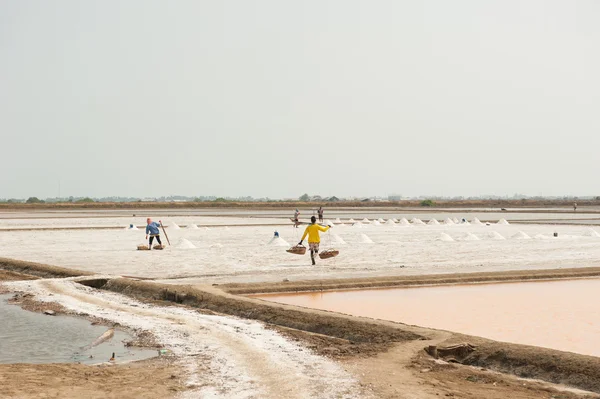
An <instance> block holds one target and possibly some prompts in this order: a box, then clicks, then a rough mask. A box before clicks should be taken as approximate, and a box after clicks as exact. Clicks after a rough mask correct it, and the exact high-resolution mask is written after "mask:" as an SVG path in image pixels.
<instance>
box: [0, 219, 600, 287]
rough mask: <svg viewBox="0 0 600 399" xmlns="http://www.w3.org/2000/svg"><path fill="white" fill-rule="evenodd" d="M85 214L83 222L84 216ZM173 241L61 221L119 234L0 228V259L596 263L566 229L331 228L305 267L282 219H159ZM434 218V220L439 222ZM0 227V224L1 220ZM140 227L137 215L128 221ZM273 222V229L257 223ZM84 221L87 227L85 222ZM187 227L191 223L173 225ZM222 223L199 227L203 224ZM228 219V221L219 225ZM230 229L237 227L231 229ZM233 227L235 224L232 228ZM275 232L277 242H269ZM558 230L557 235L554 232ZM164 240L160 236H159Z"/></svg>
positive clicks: (294, 270)
mask: <svg viewBox="0 0 600 399" xmlns="http://www.w3.org/2000/svg"><path fill="white" fill-rule="evenodd" d="M85 220H87V222H85ZM162 220H163V222H164V223H165V225H167V226H169V225H171V226H170V227H168V228H167V234H168V235H169V238H170V240H171V244H172V246H171V247H169V248H168V249H166V250H164V251H137V250H136V247H137V245H138V244H141V243H144V242H145V241H144V231H143V230H125V226H126V225H127V224H126V223H128V222H129V221H130V219H126V218H125V219H124V218H114V217H108V218H94V219H74V220H72V221H67V222H66V223H67V225H70V223H73V224H74V225H76V226H79V227H81V226H107V225H118V224H121V225H122V226H123V229H121V230H93V229H90V230H57V231H39V230H38V231H36V230H31V231H2V232H0V237H1V240H2V243H3V245H2V251H1V256H4V257H8V258H15V259H21V260H28V261H35V262H41V263H47V264H52V265H55V266H63V267H71V268H76V269H80V270H88V271H93V272H97V273H102V274H110V275H127V276H139V277H147V278H154V279H157V280H159V281H164V282H172V283H223V282H256V281H280V280H281V279H284V278H288V279H317V278H341V277H364V276H370V277H373V276H388V275H404V274H406V275H409V274H432V273H453V272H475V271H478V272H480V271H505V270H524V269H547V268H566V267H588V266H598V265H599V264H600V261H599V259H600V237H599V235H598V234H597V233H596V231H595V230H593V229H592V228H590V227H587V226H575V225H560V226H552V225H536V224H531V225H523V224H519V225H516V224H514V225H513V224H509V225H501V224H492V225H489V226H486V225H474V224H472V225H445V224H440V225H409V226H400V225H398V224H394V225H388V224H381V225H373V224H367V223H365V224H363V225H362V226H350V225H344V226H343V225H336V226H335V227H334V228H333V229H331V232H330V233H324V234H322V245H321V248H322V249H328V248H331V247H335V248H336V249H339V250H340V251H341V252H340V255H339V256H338V257H337V258H333V259H329V260H318V261H317V266H314V267H313V266H310V259H309V257H308V255H305V256H298V255H292V254H289V253H287V252H286V251H285V249H286V248H287V244H289V245H294V244H295V243H297V242H298V241H299V238H300V236H301V234H302V231H303V229H302V228H299V229H294V228H293V227H292V226H291V225H289V224H286V223H289V221H288V220H287V219H284V218H279V219H277V218H262V219H255V218H246V217H202V218H199V217H177V218H172V219H171V218H165V217H163V218H162ZM442 221H443V220H442V219H440V222H442ZM6 222H7V221H6V220H3V221H2V223H0V228H2V227H4V226H5V225H6ZM131 222H132V223H135V224H138V225H139V224H143V220H139V218H137V219H131ZM257 222H259V223H261V224H262V223H280V224H281V226H279V227H277V226H257V225H253V224H256V223H257ZM30 223H31V224H33V225H35V226H36V227H44V226H56V225H57V224H60V225H63V224H64V223H65V221H64V220H62V219H61V221H60V222H59V223H57V219H46V220H44V219H34V220H30V219H28V220H22V221H21V222H20V223H17V222H15V221H14V220H13V221H12V222H11V224H10V226H13V227H22V226H23V225H25V224H30ZM86 223H87V224H86ZM173 223H177V224H179V225H181V226H184V225H191V224H196V225H199V228H198V229H188V228H181V229H175V228H174V227H173V226H172V224H173ZM206 224H210V225H220V226H222V227H210V228H205V227H203V225H206ZM228 224H229V225H232V227H228V226H227V225H228ZM233 225H238V226H236V227H233ZM239 225H241V226H239ZM275 230H278V231H279V233H280V236H281V239H280V240H275V241H273V240H272V238H273V232H274V231H275ZM554 232H557V233H558V237H553V233H554ZM163 241H166V240H165V238H164V236H163Z"/></svg>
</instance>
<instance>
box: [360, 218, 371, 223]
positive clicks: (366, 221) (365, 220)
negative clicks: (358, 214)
mask: <svg viewBox="0 0 600 399" xmlns="http://www.w3.org/2000/svg"><path fill="white" fill-rule="evenodd" d="M362 222H363V223H370V222H371V221H370V220H369V219H367V218H364V219H363V220H362Z"/></svg>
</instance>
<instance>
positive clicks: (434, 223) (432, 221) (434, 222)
mask: <svg viewBox="0 0 600 399" xmlns="http://www.w3.org/2000/svg"><path fill="white" fill-rule="evenodd" d="M427 224H428V225H431V226H437V225H438V224H440V222H438V221H437V220H436V219H431V220H430V221H429V222H427Z"/></svg>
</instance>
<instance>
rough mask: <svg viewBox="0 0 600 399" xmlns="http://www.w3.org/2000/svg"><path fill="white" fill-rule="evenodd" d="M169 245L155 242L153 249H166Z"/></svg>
mask: <svg viewBox="0 0 600 399" xmlns="http://www.w3.org/2000/svg"><path fill="white" fill-rule="evenodd" d="M166 247H167V246H166V245H165V244H163V245H159V244H154V246H153V247H152V249H165V248H166Z"/></svg>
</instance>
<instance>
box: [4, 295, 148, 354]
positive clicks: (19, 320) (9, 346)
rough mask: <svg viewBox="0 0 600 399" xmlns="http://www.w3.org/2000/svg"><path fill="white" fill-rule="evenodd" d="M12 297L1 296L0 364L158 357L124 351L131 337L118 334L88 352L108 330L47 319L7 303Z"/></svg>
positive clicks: (66, 319) (62, 318)
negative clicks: (96, 340) (90, 346)
mask: <svg viewBox="0 0 600 399" xmlns="http://www.w3.org/2000/svg"><path fill="white" fill-rule="evenodd" d="M8 298H10V295H0V321H1V322H0V363H74V362H79V363H86V364H93V363H102V362H107V361H108V360H109V359H110V358H111V356H112V354H113V353H114V354H115V361H116V362H117V363H119V362H125V361H132V360H142V359H146V358H149V357H153V356H156V355H157V351H156V350H147V349H146V350H142V349H133V348H127V347H125V345H124V343H123V341H127V340H131V339H132V337H131V336H130V335H129V334H127V333H125V332H123V331H119V330H115V335H114V337H113V338H112V339H110V340H109V341H107V342H104V343H102V344H100V345H98V346H96V347H94V348H90V349H85V347H86V346H88V345H90V344H91V343H92V342H93V341H94V340H95V339H96V338H98V337H99V336H100V335H102V334H103V333H104V332H106V331H107V329H108V327H106V326H98V325H92V324H91V323H90V322H89V321H87V320H85V319H81V318H77V317H70V316H47V315H43V314H39V313H34V312H29V311H26V310H23V309H21V307H19V306H17V305H11V304H8V303H7V299H8Z"/></svg>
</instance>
